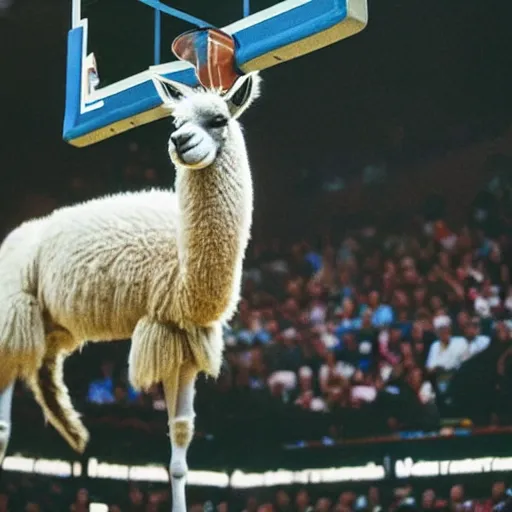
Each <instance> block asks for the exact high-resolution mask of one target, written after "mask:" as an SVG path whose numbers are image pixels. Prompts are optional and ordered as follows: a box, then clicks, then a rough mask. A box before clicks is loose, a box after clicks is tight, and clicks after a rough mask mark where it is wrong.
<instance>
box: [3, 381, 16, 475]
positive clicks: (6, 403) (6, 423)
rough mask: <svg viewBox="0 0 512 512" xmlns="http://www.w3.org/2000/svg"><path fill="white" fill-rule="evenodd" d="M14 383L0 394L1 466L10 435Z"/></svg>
mask: <svg viewBox="0 0 512 512" xmlns="http://www.w3.org/2000/svg"><path fill="white" fill-rule="evenodd" d="M13 390H14V382H12V383H11V384H9V385H8V386H7V387H6V388H4V390H3V391H1V392H0V465H1V464H2V462H3V460H4V458H5V453H6V452H7V445H8V443H9V437H10V434H11V404H12V394H13Z"/></svg>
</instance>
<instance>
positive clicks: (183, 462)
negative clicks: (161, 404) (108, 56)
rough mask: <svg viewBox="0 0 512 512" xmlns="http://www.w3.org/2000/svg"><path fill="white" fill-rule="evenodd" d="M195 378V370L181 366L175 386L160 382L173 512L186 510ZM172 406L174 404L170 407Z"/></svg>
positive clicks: (192, 430)
mask: <svg viewBox="0 0 512 512" xmlns="http://www.w3.org/2000/svg"><path fill="white" fill-rule="evenodd" d="M196 377H197V370H196V369H194V368H193V367H191V366H189V365H184V366H183V367H182V368H181V369H180V371H179V375H178V378H177V386H173V385H172V384H173V383H172V382H170V381H169V382H168V383H167V384H166V385H164V390H165V395H166V400H167V408H168V412H169V427H170V435H171V446H172V456H171V464H170V474H171V484H172V511H173V512H186V510H187V502H186V496H185V485H186V477H187V472H188V465H187V451H188V447H189V446H190V443H191V442H192V438H193V436H194V416H195V413H194V395H195V383H196ZM174 405H175V407H173V406H174ZM173 409H174V414H173Z"/></svg>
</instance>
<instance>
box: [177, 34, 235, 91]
mask: <svg viewBox="0 0 512 512" xmlns="http://www.w3.org/2000/svg"><path fill="white" fill-rule="evenodd" d="M235 50H236V43H235V40H234V39H233V37H232V36H230V35H229V34H226V33H225V32H223V31H222V30H219V29H215V28H199V29H194V30H190V31H188V32H185V33H183V34H181V35H180V36H178V37H177V38H176V39H175V40H174V41H173V43H172V51H173V53H174V55H176V57H177V58H178V59H180V60H182V61H185V62H188V63H190V64H192V65H193V66H194V68H195V70H196V75H197V78H198V79H199V82H201V84H202V85H203V86H204V87H206V88H207V89H215V90H220V91H222V92H226V91H227V90H229V89H230V88H231V86H232V85H233V84H234V83H235V81H236V80H237V79H238V78H239V77H240V76H242V75H241V73H238V72H237V70H236V66H235Z"/></svg>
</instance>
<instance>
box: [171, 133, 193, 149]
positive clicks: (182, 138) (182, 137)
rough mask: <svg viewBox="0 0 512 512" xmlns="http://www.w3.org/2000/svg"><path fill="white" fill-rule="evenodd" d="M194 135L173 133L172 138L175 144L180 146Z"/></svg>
mask: <svg viewBox="0 0 512 512" xmlns="http://www.w3.org/2000/svg"><path fill="white" fill-rule="evenodd" d="M192 137H193V134H192V133H186V132H185V133H179V132H178V133H177V132H175V133H173V134H172V135H171V140H172V142H173V144H174V145H175V146H176V147H177V148H179V147H180V146H183V145H184V144H186V143H187V142H188V141H189V140H190V139H191V138H192Z"/></svg>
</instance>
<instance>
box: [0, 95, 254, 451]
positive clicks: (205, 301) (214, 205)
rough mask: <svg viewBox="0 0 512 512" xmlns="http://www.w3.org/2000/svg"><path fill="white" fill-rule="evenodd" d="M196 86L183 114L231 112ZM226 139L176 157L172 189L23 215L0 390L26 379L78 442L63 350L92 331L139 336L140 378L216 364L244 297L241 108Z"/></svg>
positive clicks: (135, 362)
mask: <svg viewBox="0 0 512 512" xmlns="http://www.w3.org/2000/svg"><path fill="white" fill-rule="evenodd" d="M195 94H203V95H204V99H201V98H200V97H198V96H197V97H195V99H194V100H193V101H192V104H191V105H186V106H185V107H184V106H181V108H182V109H183V113H182V114H181V115H182V117H185V116H188V119H189V121H190V120H192V121H194V120H196V119H197V118H200V117H201V116H205V115H206V116H211V115H215V113H216V112H218V111H222V113H223V115H226V116H229V112H228V110H227V107H226V105H225V103H224V101H222V100H221V99H220V98H219V97H218V96H216V95H213V94H211V93H195ZM216 102H217V103H216ZM187 109H188V110H187ZM194 109H196V110H194ZM205 110H206V111H207V113H206V114H205V113H204V111H205ZM210 111H211V112H210ZM192 121H190V122H192ZM197 122H199V121H197ZM219 137H220V135H219ZM219 147H220V149H219V150H218V152H217V153H216V155H215V158H214V160H213V161H212V163H211V164H210V165H208V166H207V167H206V168H201V169H199V168H198V169H193V168H190V167H187V166H185V165H183V164H182V162H181V160H180V159H179V158H177V157H176V156H174V157H173V161H174V162H175V164H176V183H175V191H169V190H167V191H166V190H151V191H143V192H135V193H126V194H118V195H113V196H108V197H103V198H100V199H94V200H91V201H88V202H85V203H82V204H78V205H75V206H71V207H66V208H61V209H58V210H56V211H54V212H53V213H51V214H50V215H48V216H47V217H43V218H40V219H35V220H32V221H29V222H26V223H24V224H22V225H21V226H20V227H18V228H17V229H15V230H14V231H13V232H12V233H11V234H10V235H9V236H8V237H7V238H6V239H5V241H4V243H3V244H2V246H1V248H0V390H1V389H2V388H3V387H4V386H7V385H8V384H9V383H10V382H12V380H13V379H15V378H18V377H21V378H24V379H25V380H26V381H27V382H28V383H29V384H30V386H31V387H32V389H33V391H34V394H35V397H36V400H37V401H38V402H39V403H40V405H41V406H42V408H43V410H44V412H45V415H46V417H47V418H48V419H49V420H50V422H51V423H52V424H53V425H54V426H55V427H56V428H57V430H58V431H59V432H60V433H61V434H62V435H63V436H64V437H65V439H66V440H67V441H68V443H69V444H70V445H71V446H72V447H73V448H75V449H77V450H79V451H81V450H83V448H84V446H85V443H86V441H87V432H86V431H85V429H84V427H83V426H82V424H81V422H80V420H79V418H78V415H77V414H76V412H75V411H74V409H73V407H72V405H71V401H70V399H69V396H68V392H67V389H66V387H65V385H64V382H63V379H62V374H63V362H64V359H65V357H66V355H67V354H69V353H70V352H72V351H73V350H75V349H76V348H77V347H79V346H80V345H81V344H83V343H84V342H86V341H109V340H118V339H126V338H129V337H131V338H132V348H131V352H130V372H129V376H130V380H131V382H132V384H133V385H134V386H135V387H136V388H147V387H149V386H151V385H152V384H154V383H156V382H160V381H162V380H165V379H168V378H169V376H171V375H172V373H173V371H174V372H175V371H176V369H177V368H179V367H181V366H182V365H183V364H184V363H186V364H188V365H190V366H191V367H193V368H194V370H197V371H203V372H206V373H208V374H210V375H212V376H217V375H218V373H219V370H220V365H221V360H222V351H223V340H222V333H221V326H222V323H223V322H225V321H226V320H228V319H229V318H230V317H231V316H232V314H233V312H234V310H235V308H236V305H237V303H238V299H239V291H240V282H241V275H242V262H243V256H244V253H245V249H246V246H247V243H248V240H249V235H250V227H251V220H252V204H253V196H252V194H253V191H252V179H251V174H250V168H249V162H248V158H247V152H246V148H245V141H244V139H243V135H242V131H241V128H240V126H239V124H238V122H237V121H236V120H235V119H230V120H229V123H228V124H227V126H226V128H225V129H223V132H222V141H221V144H220V145H219Z"/></svg>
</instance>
